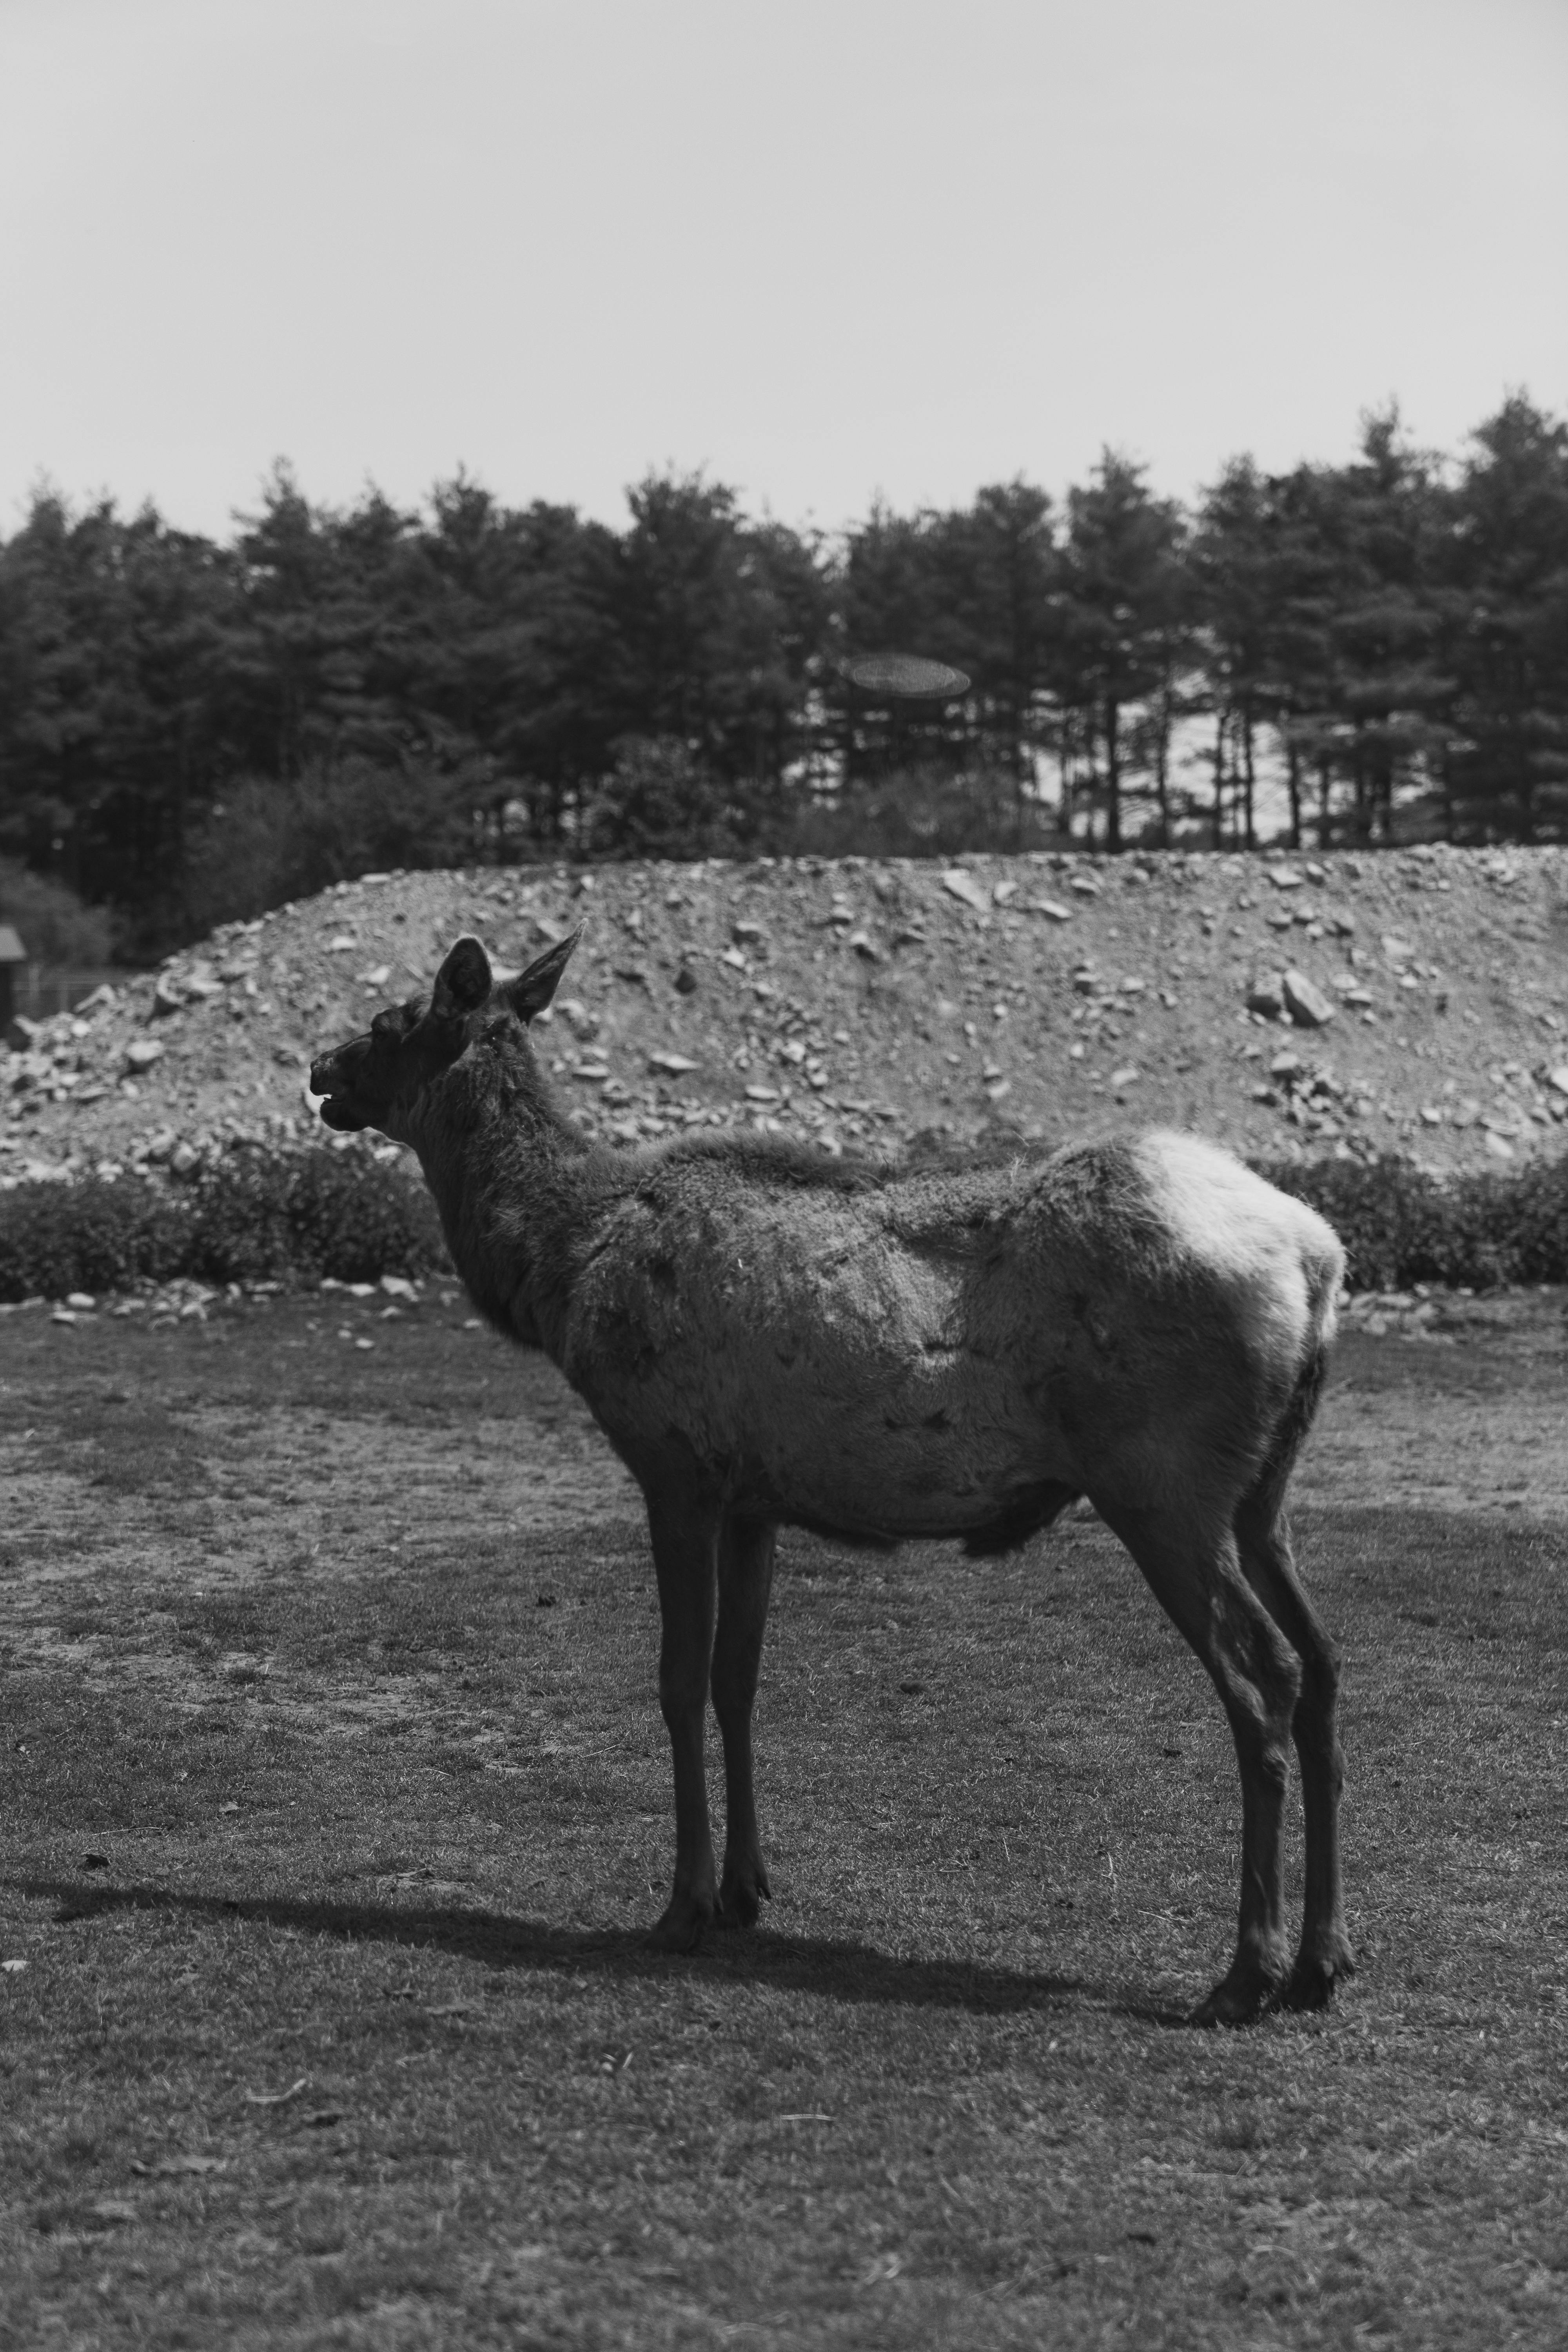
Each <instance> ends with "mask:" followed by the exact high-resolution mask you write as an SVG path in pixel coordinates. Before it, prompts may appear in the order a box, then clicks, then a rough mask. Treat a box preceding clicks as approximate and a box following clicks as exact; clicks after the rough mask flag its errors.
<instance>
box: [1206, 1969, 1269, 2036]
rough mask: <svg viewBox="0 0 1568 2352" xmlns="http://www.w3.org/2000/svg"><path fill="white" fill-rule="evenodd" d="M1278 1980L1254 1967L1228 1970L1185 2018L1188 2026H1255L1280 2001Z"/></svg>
mask: <svg viewBox="0 0 1568 2352" xmlns="http://www.w3.org/2000/svg"><path fill="white" fill-rule="evenodd" d="M1280 1997H1281V1996H1280V1989H1279V1978H1278V1977H1275V1976H1270V1975H1268V1973H1267V1972H1266V1971H1265V1970H1263V1969H1258V1968H1247V1969H1231V1970H1230V1972H1229V1974H1228V1975H1227V1976H1223V1977H1222V1978H1221V1979H1220V1980H1219V1982H1218V1984H1216V1985H1215V1989H1214V1990H1213V1991H1212V1992H1211V1993H1208V1994H1205V1998H1204V1999H1203V2000H1200V2001H1199V2003H1198V2005H1197V2007H1196V2009H1194V2011H1192V2012H1191V2013H1190V2015H1189V2016H1188V2019H1187V2023H1188V2024H1189V2025H1256V2024H1257V2022H1258V2019H1259V2018H1260V2017H1267V2016H1268V2012H1269V2011H1270V2010H1271V2009H1278V2008H1279V2001H1280Z"/></svg>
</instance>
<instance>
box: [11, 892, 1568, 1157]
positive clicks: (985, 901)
mask: <svg viewBox="0 0 1568 2352" xmlns="http://www.w3.org/2000/svg"><path fill="white" fill-rule="evenodd" d="M578 922H582V923H583V924H584V927H585V928H584V938H583V943H582V946H581V948H580V949H579V950H578V953H577V956H576V958H575V960H574V962H573V964H572V966H571V969H570V971H569V973H568V976H567V979H566V981H565V982H564V983H563V989H562V993H561V998H560V1000H559V1001H558V1003H557V1005H556V1007H555V1009H554V1013H553V1017H552V1018H551V1019H550V1020H549V1022H548V1023H547V1024H542V1025H541V1027H540V1028H539V1030H538V1031H537V1033H536V1034H537V1036H538V1040H539V1043H540V1045H541V1048H542V1053H543V1055H544V1057H545V1060H546V1062H547V1064H548V1066H549V1067H550V1069H551V1070H552V1072H553V1074H554V1076H555V1079H556V1083H557V1086H558V1089H559V1092H560V1095H561V1097H562V1099H563V1102H564V1103H565V1104H566V1106H567V1107H568V1108H569V1109H570V1111H571V1113H572V1115H573V1116H574V1118H577V1119H578V1120H579V1122H580V1123H581V1124H582V1125H583V1126H584V1127H585V1128H587V1129H590V1130H592V1131H593V1132H595V1133H596V1134H599V1135H602V1136H604V1137H605V1138H606V1139H610V1140H612V1141H632V1140H636V1139H641V1138H645V1137H648V1136H656V1135H659V1134H665V1133H670V1132H674V1131H678V1130H679V1129H683V1128H686V1127H689V1126H692V1125H698V1124H711V1125H721V1126H722V1125H733V1124H742V1123H744V1124H750V1125H757V1126H761V1127H763V1128H764V1129H774V1130H779V1131H783V1132H786V1133H789V1134H793V1135H797V1136H800V1137H802V1138H803V1139H807V1140H813V1141H815V1142H816V1143H817V1144H818V1145H819V1146H820V1147H821V1148H823V1149H825V1150H830V1151H836V1150H844V1149H848V1150H883V1151H891V1152H896V1151H899V1150H903V1149H907V1148H908V1147H909V1146H910V1143H911V1142H913V1141H914V1139H916V1138H917V1137H920V1136H921V1135H922V1134H925V1135H929V1134H930V1133H931V1131H932V1130H936V1131H938V1132H939V1133H941V1134H942V1135H943V1136H945V1137H947V1138H949V1139H952V1140H954V1141H958V1142H963V1141H966V1140H971V1139H975V1138H978V1137H980V1136H982V1135H984V1134H985V1133H987V1132H991V1133H994V1132H996V1131H997V1130H998V1129H1004V1130H1010V1131H1013V1132H1016V1133H1017V1134H1020V1135H1022V1136H1023V1137H1025V1138H1026V1139H1028V1140H1030V1141H1031V1142H1040V1143H1046V1144H1049V1143H1055V1142H1057V1141H1060V1140H1065V1139H1069V1138H1072V1137H1086V1136H1094V1135H1100V1134H1104V1133H1107V1132H1110V1131H1113V1130H1115V1129H1126V1128H1130V1127H1133V1126H1142V1125H1149V1124H1152V1123H1157V1122H1167V1123H1172V1124H1178V1125H1181V1126H1185V1127H1190V1128H1194V1129H1198V1130H1200V1131H1201V1132H1203V1133H1205V1134H1207V1135H1212V1136H1215V1137H1216V1138H1218V1139H1221V1140H1223V1141H1225V1142H1227V1143H1229V1144H1230V1145H1232V1146H1233V1147H1234V1148H1235V1149H1237V1150H1239V1151H1242V1152H1244V1153H1246V1154H1247V1155H1249V1156H1252V1157H1257V1158H1262V1159H1292V1158H1294V1159H1303V1158H1310V1159H1318V1158H1322V1157H1324V1156H1327V1155H1330V1154H1339V1155H1340V1156H1345V1155H1352V1156H1354V1157H1357V1158H1373V1157H1376V1156H1377V1155H1379V1154H1382V1153H1385V1152H1389V1151H1394V1152H1397V1153H1400V1154H1402V1155H1404V1156H1405V1157H1406V1158H1409V1159H1411V1160H1415V1161H1417V1162H1419V1163H1421V1164H1422V1165H1424V1166H1426V1167H1427V1168H1430V1169H1433V1170H1439V1171H1440V1170H1446V1169H1471V1170H1474V1169H1479V1168H1490V1169H1494V1170H1496V1169H1500V1168H1504V1167H1507V1166H1509V1165H1510V1164H1512V1165H1515V1166H1518V1165H1521V1164H1522V1163H1523V1162H1525V1161H1526V1160H1529V1159H1530V1158H1531V1156H1532V1155H1537V1154H1540V1153H1542V1152H1552V1151H1555V1150H1558V1149H1559V1148H1560V1139H1559V1137H1558V1133H1557V1129H1558V1127H1559V1125H1560V1124H1562V1123H1563V1120H1564V1118H1568V851H1562V850H1557V849H1543V850H1514V849H1508V850H1485V851H1458V850H1450V849H1447V848H1443V847H1423V848H1419V849H1411V850H1403V851H1394V852H1388V853H1383V854H1378V855H1361V856H1352V855H1348V854H1341V855H1333V856H1324V857H1312V858H1305V857H1302V858H1296V857H1285V856H1255V857H1242V856H1216V855H1213V854H1193V855H1185V854H1181V853H1173V854H1170V855H1165V856H1139V857H1121V858H1117V859H1100V858H1094V857H1091V856H1081V855H1073V854H1067V853H1064V854H1060V855H1057V854H1037V855H1033V856H1027V857H1019V858H1004V857H987V856H973V857H966V858H963V859H962V860H960V861H958V862H957V863H956V864H954V865H952V866H942V865H940V864H936V863H931V864H927V863H923V862H915V861H899V860H889V861H878V860H870V859H848V860H844V861H841V862H837V863H833V862H829V861H826V860H820V859H805V860H795V861H769V860H757V861H755V862H752V863H724V862H709V863H707V864H703V865H695V866H662V865H652V866H597V867H594V868H591V869H584V870H574V869H571V868H567V867H554V868H551V867H526V868H519V869H509V870H504V871H497V870H495V869H485V870H480V871H469V872H457V873H436V874H426V873H421V874H396V875H389V876H384V877H365V879H364V880H363V881H361V882H357V883H353V884H346V885H342V886H340V887H338V888H336V889H334V890H331V891H329V892H327V893H325V894H324V895H323V896H322V897H321V898H316V899H312V900H310V901H308V902H301V903H300V904H298V905H294V906H290V907H284V908H279V909H278V910H276V911H275V912H274V913H272V914H269V915H267V916H265V917H263V918H261V919H259V920H258V921H256V922H252V923H246V924H237V925H230V926H228V927H226V928H225V929H222V930H220V931H218V932H217V933H216V934H215V935H214V936H213V938H212V939H211V940H208V941H207V942H205V944H204V946H203V947H201V948H200V949H198V950H190V951H188V952H184V953H182V954H180V955H177V956H174V957H173V958H171V959H170V960H169V961H168V962H167V963H166V964H165V965H164V966H163V969H162V970H161V971H159V972H157V973H156V974H145V975H141V976H139V977H137V978H135V979H133V980H132V981H130V982H128V983H127V984H126V985H125V986H124V987H121V988H119V989H115V990H113V991H106V992H100V995H99V997H98V998H97V999H96V1000H94V1001H92V1002H91V1003H89V1004H87V1005H84V1006H83V1007H81V1008H79V1012H78V1013H76V1014H75V1015H74V1016H72V1015H62V1016H60V1017H58V1018H57V1019H55V1020H52V1021H50V1022H47V1023H45V1024H41V1025H40V1026H39V1027H38V1028H37V1030H36V1031H35V1032H33V1033H31V1034H29V1035H27V1036H26V1037H25V1039H24V1041H23V1045H22V1047H21V1049H20V1050H16V1051H13V1052H12V1053H11V1054H9V1055H0V1182H5V1183H15V1182H16V1181H26V1180H27V1179H37V1178H38V1177H42V1176H60V1177H66V1178H69V1177H73V1176H76V1175H80V1174H87V1173H89V1172H92V1171H103V1170H113V1171H120V1170H124V1169H133V1168H142V1169H147V1170H159V1169H167V1170H169V1171H173V1172H174V1173H175V1174H179V1173H181V1172H183V1171H186V1170H188V1169H190V1168H191V1167H193V1166H195V1165H196V1164H197V1163H198V1162H199V1161H202V1160H209V1159H211V1158H212V1157H213V1156H214V1155H216V1154H217V1153H219V1152H221V1151H223V1150H226V1149H227V1148H230V1147H232V1146H234V1145H235V1144H241V1145H243V1144H245V1143H247V1142H249V1143H258V1142H264V1143H274V1144H276V1143H280V1142H281V1143H285V1144H286V1143H288V1142H289V1141H300V1142H303V1141H306V1140H310V1141H313V1142H316V1143H318V1144H320V1145H322V1146H326V1145H328V1144H329V1142H330V1140H331V1139H328V1138H327V1137H326V1136H325V1134H324V1131H323V1130H322V1129H321V1127H320V1125H319V1123H318V1122H317V1120H316V1118H315V1117H314V1112H313V1108H312V1106H311V1102H310V1096H309V1092H308V1086H307V1079H306V1074H307V1070H308V1066H309V1063H310V1057H311V1055H312V1054H314V1053H316V1052H319V1051H320V1050H321V1048H322V1047H323V1046H325V1045H331V1044H332V1043H335V1042H337V1041H339V1040H341V1039H342V1038H343V1037H345V1036H348V1035H350V1034H353V1033H355V1032H357V1031H360V1030H363V1028H364V1027H366V1026H367V1025H368V1023H369V1019H370V1016H371V1015H372V1013H374V1012H375V1011H376V1010H377V1009H378V1007H380V1006H381V1005H383V1004H385V1003H392V1002H395V1001H398V1000H401V999H402V998H404V997H405V996H408V995H410V994H412V993H414V992H417V991H419V990H421V989H424V988H426V987H427V985H428V983H429V982H430V980H431V978H432V976H433V974H434V972H435V971H436V969H437V965H438V963H439V961H440V959H441V957H442V955H443V953H444V952H445V950H447V948H448V947H449V946H450V944H451V942H452V940H454V939H456V938H457V937H458V935H459V934H460V933H461V932H463V931H466V930H471V931H475V932H477V933H478V934H479V936H480V937H481V938H482V939H483V940H485V942H486V944H487V946H488V947H489V950H490V951H491V954H492V957H493V958H494V959H495V960H496V961H498V962H499V963H500V964H501V965H503V966H505V967H507V968H515V967H517V966H519V965H521V964H522V963H524V962H526V961H528V960H529V958H530V957H531V956H533V955H535V954H537V953H538V952H539V951H540V950H541V949H542V947H544V946H545V945H547V944H548V943H549V942H550V941H552V940H554V939H556V938H558V937H559V936H560V934H561V933H562V932H563V930H564V929H567V928H569V927H570V926H572V925H574V924H576V923H578ZM339 1140H342V1139H339ZM384 1150H387V1151H389V1152H390V1151H392V1150H395V1147H392V1146H386V1147H384Z"/></svg>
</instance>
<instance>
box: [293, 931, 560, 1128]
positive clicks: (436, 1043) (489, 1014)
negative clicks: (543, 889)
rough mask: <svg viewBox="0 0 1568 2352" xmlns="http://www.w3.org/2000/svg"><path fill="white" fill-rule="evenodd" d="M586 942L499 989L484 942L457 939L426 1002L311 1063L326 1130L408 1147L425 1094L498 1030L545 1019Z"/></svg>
mask: <svg viewBox="0 0 1568 2352" xmlns="http://www.w3.org/2000/svg"><path fill="white" fill-rule="evenodd" d="M581 937H582V930H581V927H579V929H576V930H574V931H572V932H569V933H568V935H567V937H566V938H565V939H563V940H557V941H556V943H555V945H554V946H553V947H552V948H547V949H546V950H545V951H544V953H543V954H542V956H536V957H535V958H534V961H532V962H531V964H530V965H529V967H528V969H527V971H521V972H519V974H518V976H517V978H516V979H515V980H509V981H505V982H502V983H501V984H500V986H499V987H498V986H497V985H496V982H495V978H494V975H493V973H492V972H491V971H490V960H489V956H487V955H486V953H485V951H484V949H483V948H482V947H481V946H480V944H479V940H476V939H472V938H464V939H460V940H458V943H457V945H456V946H455V947H454V948H452V949H451V950H449V952H448V954H447V960H446V961H445V962H444V963H443V964H442V966H441V969H440V971H438V972H437V975H436V982H435V986H434V987H433V988H432V990H431V992H430V997H429V1001H428V1003H426V1001H425V1000H424V999H423V998H421V997H411V998H410V999H409V1001H408V1002H407V1003H406V1004H393V1005H388V1006H387V1008H386V1010H385V1012H384V1013H377V1014H376V1016H375V1019H374V1021H373V1022H372V1023H371V1024H370V1027H369V1029H368V1030H367V1031H366V1032H365V1034H364V1035H363V1037H351V1038H350V1040H349V1042H348V1044H347V1045H340V1046H338V1047H337V1049H336V1051H335V1052H333V1053H331V1054H322V1055H319V1056H318V1058H317V1059H316V1060H315V1061H314V1062H312V1063H311V1065H310V1092H311V1093H312V1094H313V1095H319V1096H321V1097H322V1101H321V1117H322V1118H323V1120H324V1121H325V1122H326V1124H327V1126H328V1127H335V1128H337V1129H340V1130H341V1131H342V1132H343V1133H345V1134H350V1135H353V1134H357V1133H358V1132H359V1131H360V1129H363V1128H367V1127H374V1128H377V1129H380V1131H381V1133H382V1134H383V1135H386V1136H390V1137H391V1138H392V1139H393V1141H394V1142H395V1143H407V1142H409V1141H411V1140H412V1138H411V1137H410V1135H409V1133H408V1131H407V1130H408V1123H409V1120H410V1118H411V1116H412V1115H413V1113H414V1111H415V1109H416V1105H417V1103H418V1101H419V1097H421V1095H422V1094H423V1093H424V1092H425V1089H426V1087H429V1086H431V1085H433V1084H434V1083H435V1081H436V1080H437V1079H438V1078H440V1077H443V1076H445V1075H446V1073H447V1071H448V1070H449V1069H450V1068H451V1066H452V1065H453V1064H454V1063H455V1062H456V1061H458V1059H459V1057H460V1056H461V1055H464V1054H466V1053H467V1051H468V1047H469V1046H470V1045H473V1044H474V1043H475V1041H476V1040H477V1039H479V1038H480V1037H483V1036H488V1035H489V1034H491V1032H492V1031H493V1030H494V1029H495V1028H496V1027H497V1025H498V1024H510V1023H511V1022H512V1021H514V1020H516V1021H520V1022H521V1024H523V1026H524V1027H525V1028H526V1026H527V1025H528V1024H529V1022H531V1020H532V1019H533V1018H534V1016H535V1015H536V1014H537V1013H542V1012H543V1010H544V1008H545V1006H546V1005H547V1004H548V1003H549V1002H550V1000H551V998H552V996H553V995H554V993H555V990H556V985H557V983H558V982H559V981H560V978H561V975H562V973H563V971H565V969H566V966H567V963H568V961H570V959H571V955H572V950H573V949H574V947H575V946H576V944H577V942H578V940H579V939H581Z"/></svg>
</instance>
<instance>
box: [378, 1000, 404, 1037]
mask: <svg viewBox="0 0 1568 2352" xmlns="http://www.w3.org/2000/svg"><path fill="white" fill-rule="evenodd" d="M370 1034H371V1035H372V1036H373V1037H374V1038H376V1039H377V1040H379V1042H380V1043H381V1044H382V1045H395V1044H396V1042H397V1040H398V1038H399V1037H401V1036H402V1034H403V1014H402V1013H401V1012H394V1011H393V1009H392V1008H391V1006H390V1005H389V1006H388V1007H387V1010H386V1011H385V1012H384V1013H377V1014H376V1016H375V1019H374V1021H373V1022H372V1023H371V1024H370Z"/></svg>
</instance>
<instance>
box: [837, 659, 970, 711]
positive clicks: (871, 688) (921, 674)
mask: <svg viewBox="0 0 1568 2352" xmlns="http://www.w3.org/2000/svg"><path fill="white" fill-rule="evenodd" d="M843 675H844V676H845V677H847V679H848V681H849V683H850V685H851V686H854V687H858V688H859V689H860V692H861V693H862V694H870V695H875V696H876V697H877V698H878V699H879V701H889V700H893V699H895V698H896V699H897V700H899V701H900V702H945V701H951V700H952V698H953V697H954V696H955V695H960V694H963V693H965V692H967V690H968V687H969V680H968V678H967V677H965V675H964V673H963V670H961V669H953V668H952V667H950V666H949V664H948V663H946V662H939V661H928V660H927V659H926V658H925V656H923V655H922V654H857V655H856V656H855V657H854V659H853V660H851V661H847V662H845V663H844V665H843Z"/></svg>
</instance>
